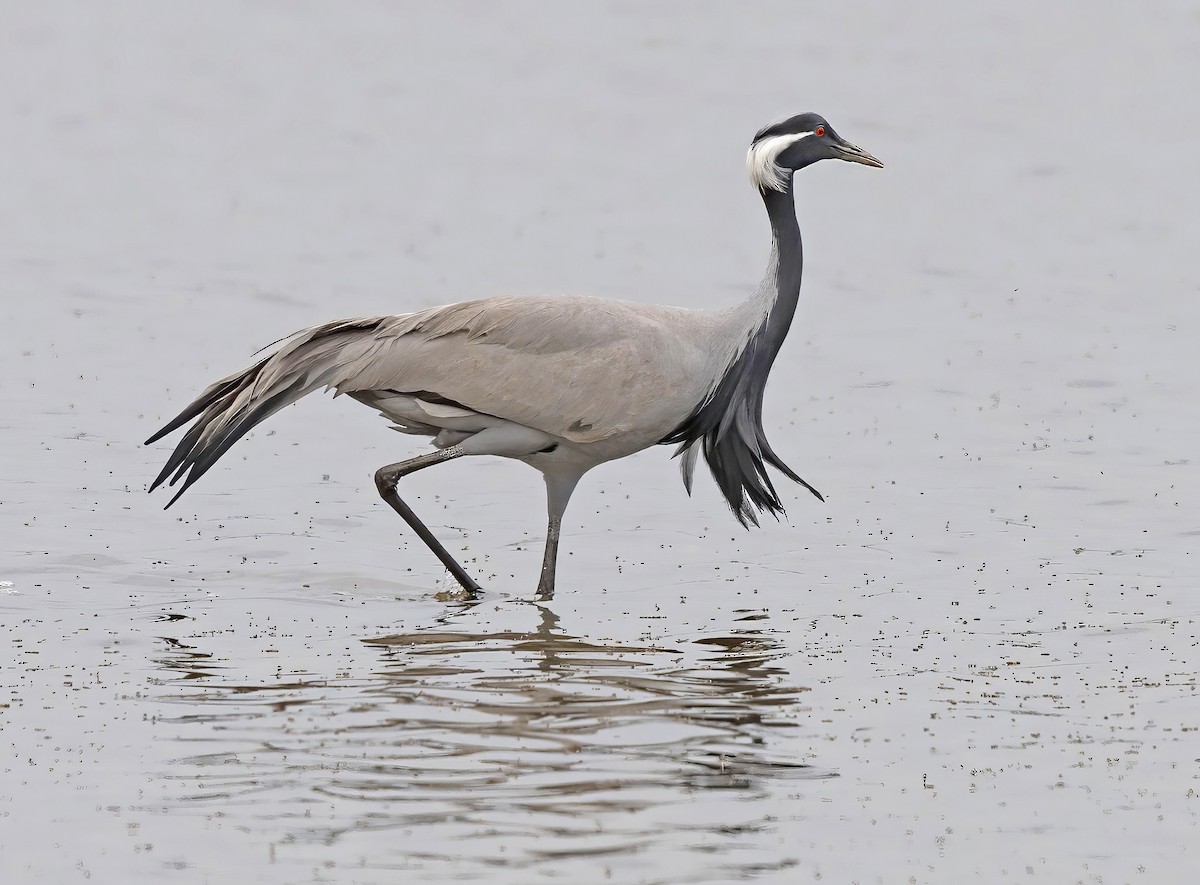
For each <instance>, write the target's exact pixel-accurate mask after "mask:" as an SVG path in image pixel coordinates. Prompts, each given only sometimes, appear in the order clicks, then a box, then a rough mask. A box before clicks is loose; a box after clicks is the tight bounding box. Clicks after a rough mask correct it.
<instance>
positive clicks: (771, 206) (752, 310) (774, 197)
mask: <svg viewBox="0 0 1200 885" xmlns="http://www.w3.org/2000/svg"><path fill="white" fill-rule="evenodd" d="M762 197H763V203H765V204H766V207H767V216H768V218H770V220H771V261H770V263H769V264H768V265H767V272H766V275H765V276H764V277H763V280H762V283H760V284H759V287H758V291H757V292H756V293H755V294H754V295H753V296H752V297H751V298H750V299H749V300H748V301H747V302H745V303H744V304H742V305H741V306H740V307H738V308H736V309H734V310H733V311H732V312H731V313H730V314H729V315H728V317H729V319H728V320H727V323H728V325H727V326H726V327H725V330H724V331H725V337H726V341H725V342H723V343H728V344H732V345H734V347H736V348H737V349H736V350H734V351H733V352H732V353H731V354H730V361H729V362H728V363H727V364H726V366H725V368H724V371H723V372H722V374H721V376H720V378H719V379H718V380H717V382H716V385H715V387H714V388H713V390H712V391H711V392H710V393H709V394H708V395H707V396H706V397H705V398H704V399H703V400H702V401H701V402H699V403H697V404H696V407H695V408H694V409H693V410H692V412H691V414H689V415H688V416H687V418H686V419H685V420H684V421H683V422H682V423H681V424H680V425H679V426H677V427H676V428H675V429H674V430H672V431H671V433H670V434H668V435H667V436H666V437H665V438H663V440H662V442H663V443H671V444H678V445H679V448H678V449H677V450H676V452H675V454H676V455H681V456H683V460H682V462H681V464H680V466H681V468H682V471H683V482H684V485H685V486H686V487H687V489H688V491H691V483H692V469H693V466H694V465H695V462H696V455H697V454H698V453H699V452H700V451H703V453H704V459H705V460H706V461H707V462H708V466H709V468H710V469H711V470H712V474H713V478H714V479H716V481H717V485H718V487H720V489H721V493H722V494H723V495H724V496H725V500H726V501H727V502H728V503H729V507H730V509H732V510H733V514H734V516H736V517H737V519H738V521H740V522H741V523H742V525H747V524H748V523H755V524H757V523H758V516H757V514H758V513H759V512H761V511H766V512H768V513H772V514H775V515H778V514H780V513H782V512H783V504H782V503H781V502H780V500H779V495H778V494H777V493H776V491H775V487H774V485H773V484H772V483H771V479H770V477H769V476H768V475H767V470H766V465H768V464H769V465H771V466H772V467H774V468H776V469H777V470H779V471H780V472H782V473H783V474H784V476H786V477H788V478H789V479H792V480H794V481H796V482H798V483H800V484H801V485H803V486H804V487H805V488H807V489H808V490H809V491H811V492H812V493H813V494H814V495H816V496H817V497H818V498H820V497H821V495H820V492H818V491H817V490H816V489H814V488H813V487H812V486H811V485H809V484H808V483H807V482H805V481H804V480H803V479H801V478H800V477H799V476H798V475H797V474H796V472H795V471H794V470H792V469H791V468H790V467H788V466H787V464H785V463H784V462H783V460H782V459H781V458H780V457H779V456H778V455H777V454H775V452H774V450H773V449H772V448H771V444H770V443H768V442H767V437H766V434H765V432H764V431H763V426H762V405H763V393H764V390H765V388H766V385H767V374H768V373H769V372H770V371H771V366H772V365H773V364H774V362H775V357H776V355H777V354H778V353H779V348H780V347H781V346H782V345H783V339H784V338H786V337H787V333H788V329H789V328H790V327H791V325H792V317H793V316H794V315H795V313H796V302H797V301H798V300H799V298H800V275H801V271H802V270H803V266H804V254H803V250H802V249H801V245H800V226H799V225H798V224H797V223H796V204H795V200H794V198H793V196H792V189H791V182H788V188H787V190H784V191H776V190H767V191H765V192H764V193H763V195H762ZM730 338H732V339H734V340H733V341H730V340H729V339H730Z"/></svg>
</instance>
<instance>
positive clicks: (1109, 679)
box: [0, 2, 1200, 883]
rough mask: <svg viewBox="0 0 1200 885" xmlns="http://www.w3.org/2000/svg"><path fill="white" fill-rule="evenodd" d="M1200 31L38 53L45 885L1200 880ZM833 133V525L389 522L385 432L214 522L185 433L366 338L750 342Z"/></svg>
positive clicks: (512, 28)
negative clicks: (423, 322) (486, 320)
mask: <svg viewBox="0 0 1200 885" xmlns="http://www.w3.org/2000/svg"><path fill="white" fill-rule="evenodd" d="M1198 59H1200V13H1197V11H1196V10H1195V7H1194V5H1192V4H1187V3H1183V2H1179V3H1157V4H1149V5H1141V6H1138V7H1136V8H1134V7H1132V6H1131V7H1130V8H1129V9H1128V10H1126V11H1114V10H1107V11H1103V12H1102V11H1100V9H1099V7H1097V6H1096V5H1095V4H1086V3H1082V2H1076V3H1061V4H1055V5H1054V6H1053V7H1052V8H1051V7H1049V6H1047V5H1043V4H1034V3H1007V4H989V5H986V6H979V5H976V6H972V7H970V8H968V7H966V6H963V5H962V4H954V3H948V2H947V3H942V4H936V3H935V4H925V5H921V6H919V7H912V6H911V5H909V6H905V7H901V6H896V5H893V4H882V3H881V4H849V5H833V4H826V5H823V6H813V7H811V8H807V7H806V6H805V5H803V4H796V3H777V4H775V3H772V4H767V3H757V4H738V5H736V6H735V5H734V4H725V5H715V4H714V5H696V4H669V3H660V4H654V5H652V6H651V5H633V4H620V3H610V4H599V3H597V4H588V5H581V4H570V5H568V4H561V5H557V6H554V7H551V6H549V5H546V4H542V5H522V4H509V5H503V6H484V5H466V4H438V5H436V6H432V5H431V6H428V7H426V6H416V5H411V6H405V5H396V4H375V5H368V4H358V5H355V6H353V7H346V8H341V7H335V6H333V5H332V4H330V5H325V6H311V7H308V6H299V5H292V4H286V5H285V4H253V5H251V4H236V3H226V4H204V5H195V4H193V5H178V4H143V3H118V4H106V5H104V6H103V7H100V6H90V5H71V4H59V5H51V4H37V5H33V4H29V5H25V6H20V7H18V6H10V7H9V8H8V9H7V10H6V12H5V26H4V28H2V29H0V83H3V84H4V85H3V87H2V90H0V123H2V127H3V131H4V133H5V135H4V139H3V148H0V156H2V157H3V159H4V162H3V163H0V193H2V194H3V195H4V206H5V209H4V211H3V212H0V271H2V272H0V323H2V325H0V378H2V379H3V381H2V382H0V384H2V386H0V400H2V405H3V408H2V410H0V427H2V434H0V465H3V466H2V467H0V502H2V504H3V507H2V508H0V552H2V554H3V555H2V558H0V581H3V582H8V583H4V584H0V632H2V636H3V639H2V641H3V643H4V645H5V658H4V660H5V666H4V669H3V671H2V672H3V676H2V687H0V691H2V692H3V696H2V697H0V748H2V749H3V751H4V752H3V756H4V758H3V760H0V879H2V880H3V881H4V882H6V883H7V882H25V881H38V882H73V881H80V880H83V879H86V878H90V879H91V880H93V881H101V882H180V883H191V882H231V881H237V882H263V883H268V882H269V883H277V882H364V883H375V882H397V881H446V880H468V881H470V880H477V881H488V882H511V883H526V882H531V881H541V880H551V881H553V880H574V881H577V882H599V881H615V882H650V883H694V882H695V883H698V882H727V881H737V880H742V879H756V880H760V881H771V882H776V881H777V882H792V881H811V880H817V879H820V880H822V881H831V882H888V883H890V882H901V881H904V882H962V881H969V880H970V879H971V878H975V879H977V880H980V881H986V882H998V881H1009V880H1011V881H1039V882H1054V883H1062V882H1089V883H1090V882H1103V883H1110V882H1147V883H1163V882H1191V881H1194V880H1195V876H1196V873H1197V871H1198V870H1200V849H1198V848H1197V844H1198V837H1200V828H1198V826H1197V822H1198V815H1200V698H1198V697H1197V670H1198V668H1197V663H1196V662H1197V656H1198V654H1200V651H1198V648H1200V595H1198V594H1200V586H1198V585H1200V580H1198V571H1200V570H1198V568H1197V554H1196V550H1197V542H1198V539H1200V517H1198V516H1197V509H1196V498H1197V494H1198V493H1200V472H1198V470H1197V462H1196V455H1195V447H1196V440H1197V437H1198V436H1200V414H1198V409H1197V405H1196V401H1195V391H1196V389H1197V387H1198V385H1200V360H1197V359H1196V354H1195V351H1196V341H1197V340H1198V338H1197V336H1198V334H1200V282H1198V280H1200V278H1198V275H1197V266H1198V265H1197V260H1196V257H1195V244H1196V243H1197V242H1200V214H1198V213H1197V212H1196V206H1197V205H1200V173H1197V170H1196V166H1195V163H1194V156H1195V145H1196V143H1197V141H1198V140H1200V119H1198V118H1197V115H1196V104H1195V89H1196V85H1197V83H1200V62H1198ZM808 109H813V110H818V111H820V112H822V113H824V114H825V115H827V116H828V117H829V118H830V120H831V121H832V122H833V123H834V125H835V126H837V127H838V129H839V130H840V131H841V132H842V133H843V134H845V135H846V136H847V137H849V138H850V139H852V140H854V141H856V142H858V143H860V144H862V145H863V146H864V147H866V148H867V149H868V150H870V151H872V152H874V153H876V154H877V155H878V156H879V157H880V158H881V159H883V160H884V161H885V163H887V168H886V169H884V170H881V171H878V172H876V171H874V170H867V169H864V168H861V167H850V166H844V165H843V166H840V167H837V166H833V165H832V164H821V165H820V166H817V167H815V168H813V169H810V170H806V171H805V172H804V173H803V174H802V178H801V183H800V198H799V202H800V217H801V223H802V227H803V229H804V231H805V244H806V250H807V267H806V278H805V289H804V293H803V295H802V304H801V308H800V312H799V315H798V319H797V326H796V328H795V329H794V331H793V333H792V336H791V338H790V339H789V342H788V344H787V346H786V347H785V348H784V351H783V353H782V354H781V357H780V361H779V363H778V364H777V367H776V371H775V375H774V377H773V383H772V386H771V388H770V390H769V394H768V403H767V412H768V428H769V431H770V433H771V435H772V438H773V441H774V444H775V447H776V448H777V449H778V450H779V451H780V452H781V453H782V454H783V455H784V457H785V459H787V460H788V461H789V462H791V463H793V464H795V465H796V466H798V467H799V468H801V472H802V473H803V474H804V475H805V477H806V478H808V479H809V480H810V481H812V482H813V483H814V485H816V486H817V487H818V488H820V489H821V490H822V491H824V492H825V493H826V495H827V497H828V501H827V503H826V504H824V505H822V504H819V503H817V502H816V501H814V500H812V499H810V498H808V497H807V496H806V495H805V494H803V493H802V490H800V489H797V488H789V489H787V492H786V496H785V500H786V502H787V503H788V505H789V520H788V521H787V522H785V523H780V524H769V525H766V526H764V528H763V529H762V530H760V531H756V532H750V533H744V532H742V531H741V530H740V529H739V528H737V526H736V524H735V523H734V521H733V520H732V518H731V517H730V516H729V514H728V513H727V512H726V511H725V509H724V507H723V505H722V504H721V502H720V501H719V499H718V497H717V495H716V494H715V492H714V490H713V488H712V486H711V484H710V483H708V482H707V480H706V479H704V480H701V481H700V483H699V485H700V486H701V487H700V488H699V489H698V491H697V494H696V497H695V499H693V500H690V501H689V500H688V499H687V498H686V497H685V495H684V492H683V490H682V488H681V485H680V483H679V480H678V475H677V472H676V469H675V466H674V464H673V463H672V462H670V461H669V459H668V455H669V452H668V451H667V450H666V449H659V450H656V451H651V452H647V453H643V454H642V455H639V456H637V457H635V458H632V459H629V460H627V461H625V462H621V463H619V464H614V465H609V466H606V467H604V468H602V469H600V470H597V471H595V472H594V473H593V474H592V475H590V476H589V477H588V478H587V480H585V483H584V485H583V486H582V487H581V490H580V492H579V493H578V495H577V497H576V499H575V501H574V502H573V504H572V510H571V511H570V513H569V514H568V516H569V517H570V520H569V521H570V526H569V527H568V528H567V530H566V533H565V541H564V543H565V545H566V546H565V549H564V558H563V562H562V566H561V573H560V581H561V587H560V592H559V596H558V598H557V599H556V600H554V601H553V602H552V603H550V604H548V605H533V604H531V603H530V602H529V601H528V600H529V597H530V591H531V589H532V586H533V584H534V582H535V580H536V577H535V576H536V570H537V567H538V564H539V559H540V544H541V535H542V532H543V530H544V529H543V526H542V524H541V520H542V515H541V506H542V505H541V494H542V493H541V489H540V480H539V479H538V477H537V475H536V474H534V473H532V472H531V471H528V470H527V469H526V468H524V467H522V466H521V465H516V464H508V463H495V462H480V463H456V464H454V465H447V466H446V467H444V468H439V469H438V470H436V471H429V472H427V473H424V474H421V475H418V476H415V477H413V478H412V480H411V487H412V489H413V491H414V492H415V494H416V499H415V500H417V501H418V502H419V512H422V513H425V514H426V515H427V516H428V517H429V519H430V522H431V523H432V524H433V525H434V528H435V531H437V533H438V534H439V535H440V536H442V537H444V538H445V539H446V540H447V543H448V544H449V545H450V546H451V548H452V549H454V550H455V551H459V552H462V553H463V554H464V557H465V560H466V563H467V565H468V566H469V567H470V568H472V569H474V570H475V571H476V572H477V573H478V574H479V575H480V576H481V577H482V578H483V579H484V581H485V583H486V585H487V586H488V588H489V591H490V592H489V593H488V595H487V596H486V597H485V599H484V600H483V601H482V602H481V603H479V604H478V605H473V606H468V605H465V604H463V603H459V602H455V601H454V600H453V599H449V598H447V596H446V594H444V593H441V592H440V590H441V587H442V580H443V578H442V576H441V575H440V573H439V571H438V569H437V568H436V567H435V563H434V560H433V558H432V557H431V556H430V555H429V554H428V552H427V551H425V550H423V549H422V548H420V547H419V545H416V544H414V543H413V542H412V540H411V539H410V537H409V536H408V535H407V534H406V532H405V531H404V530H403V527H402V526H401V525H400V523H399V521H398V520H397V519H396V518H395V517H394V515H393V514H392V513H391V512H390V511H389V510H388V509H387V508H386V507H385V506H384V505H382V504H381V503H380V502H379V501H378V499H377V498H376V496H375V492H374V488H373V485H372V483H371V473H372V471H373V470H374V468H376V467H378V466H380V465H381V464H384V463H387V462H389V461H394V460H396V459H397V458H400V457H404V456H406V455H407V454H408V453H410V452H412V451H413V449H412V448H411V447H410V446H409V441H408V440H405V439H402V438H398V437H396V436H395V435H394V434H391V433H389V432H388V431H387V430H386V426H385V425H384V424H383V423H382V422H381V421H380V420H379V419H378V418H376V417H374V416H373V415H372V414H371V413H370V412H368V411H367V410H366V409H363V408H361V407H360V406H358V405H357V404H355V403H352V402H343V401H342V400H337V401H332V400H329V399H324V400H321V399H320V398H316V397H314V398H313V399H312V400H310V401H305V402H303V403H301V404H299V405H298V406H297V407H295V408H292V409H289V410H287V411H286V412H285V413H282V414H280V415H278V416H276V417H275V418H274V419H272V421H271V422H270V423H269V424H267V425H265V426H264V427H262V428H260V430H259V431H258V432H257V433H255V434H254V435H253V436H252V437H251V438H250V439H248V440H246V441H244V442H243V443H240V444H239V445H238V447H237V448H236V449H234V450H233V452H232V453H231V454H230V456H229V457H228V458H227V460H225V461H223V462H222V463H221V465H220V466H219V467H218V468H216V469H215V470H214V471H213V472H212V473H211V474H210V475H209V476H207V477H205V479H204V481H203V482H201V483H200V484H199V485H198V486H197V487H196V488H195V490H194V491H192V492H190V493H189V494H188V496H186V497H185V498H184V499H183V500H182V501H181V502H180V504H179V505H177V506H176V508H174V509H172V510H171V511H169V512H168V513H166V514H164V513H162V512H161V511H160V510H159V507H160V506H161V503H162V499H161V498H159V497H157V496H156V497H155V498H154V499H151V498H148V497H146V496H145V494H144V491H145V488H146V485H147V483H148V480H149V479H150V478H151V477H153V475H154V474H155V473H156V472H157V470H158V466H159V465H160V464H161V462H162V460H163V459H164V458H165V456H166V452H167V447H166V446H164V445H159V446H155V447H151V448H144V447H141V446H139V445H138V440H140V439H143V438H145V437H146V436H147V435H149V433H150V432H151V431H152V430H153V429H155V428H156V427H157V426H158V425H159V424H160V423H161V422H162V421H163V420H164V419H165V418H167V417H170V416H171V415H173V414H174V412H175V411H177V410H178V409H179V408H180V407H181V406H182V405H183V404H184V403H185V401H186V400H187V399H188V398H189V397H190V396H191V395H192V394H193V393H194V392H195V391H196V390H197V389H198V388H199V387H201V386H202V385H204V384H206V383H207V382H208V381H210V380H212V379H213V378H215V377H217V376H219V375H223V374H226V373H228V372H229V371H232V370H233V369H236V368H238V367H239V366H241V365H243V364H244V363H245V361H246V360H247V359H248V357H249V355H250V354H251V352H252V351H254V350H255V349H256V348H257V347H259V346H261V345H263V344H266V343H268V342H269V341H271V340H273V339H274V338H275V337H278V336H279V335H282V334H285V333H287V332H289V331H291V330H293V329H295V328H299V327H302V326H305V325H308V324H311V323H314V322H317V321H320V320H325V319H330V318H334V317H338V316H344V315H357V314H371V313H378V312H385V313H391V312H401V311H407V310H411V309H414V308H418V307H422V306H426V305H432V304H438V303H444V302H447V301H452V300H457V299H460V298H466V297H473V296H481V295H486V294H496V293H508V292H555V291H563V290H572V291H585V292H590V293H594V294H600V295H610V296H614V297H627V298H633V299H640V300H647V301H663V302H668V303H677V304H687V305H696V306H717V305H723V304H728V303H731V302H733V301H735V300H737V299H739V298H742V297H745V296H746V295H747V294H748V292H749V291H750V289H751V287H752V286H753V284H754V283H755V282H756V280H757V278H758V276H759V274H760V272H761V264H762V262H763V261H764V260H765V256H766V246H767V243H766V237H767V233H766V224H765V220H764V218H763V217H762V210H761V206H760V205H759V204H758V202H757V199H756V198H755V196H754V195H753V193H752V192H751V190H750V188H749V187H748V186H747V184H746V183H745V180H744V173H743V169H742V155H743V152H744V149H745V145H746V143H747V142H748V139H749V137H750V135H751V134H752V133H753V131H754V130H755V129H756V128H758V127H759V126H760V125H762V124H763V123H764V122H766V121H767V120H770V119H771V118H772V117H773V116H777V115H780V114H785V113H792V112H796V111H801V110H808Z"/></svg>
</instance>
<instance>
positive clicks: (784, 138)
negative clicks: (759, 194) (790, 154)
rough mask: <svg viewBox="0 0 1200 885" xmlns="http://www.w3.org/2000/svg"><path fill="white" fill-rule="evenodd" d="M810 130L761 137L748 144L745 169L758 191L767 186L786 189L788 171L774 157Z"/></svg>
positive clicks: (806, 136)
mask: <svg viewBox="0 0 1200 885" xmlns="http://www.w3.org/2000/svg"><path fill="white" fill-rule="evenodd" d="M810 135H812V133H811V132H796V133H792V134H789V135H772V136H771V137H770V138H762V139H759V140H758V141H756V142H755V143H754V144H752V145H750V150H749V152H748V153H747V154H746V171H747V172H749V173H750V181H751V183H752V184H753V185H754V186H755V187H756V188H758V189H759V190H760V191H765V190H766V189H767V188H770V189H772V190H777V191H783V190H787V184H788V173H787V170H785V169H783V168H781V167H780V166H779V164H778V163H776V162H775V159H776V157H778V156H779V155H780V154H781V153H783V152H784V151H785V150H787V149H788V148H789V147H791V146H792V145H794V144H795V143H796V142H798V141H799V140H800V139H802V138H808V137H809V136H810Z"/></svg>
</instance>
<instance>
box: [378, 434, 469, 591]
mask: <svg viewBox="0 0 1200 885" xmlns="http://www.w3.org/2000/svg"><path fill="white" fill-rule="evenodd" d="M465 454H467V452H466V451H465V450H464V449H463V447H462V446H461V445H455V446H449V447H447V448H444V449H439V450H438V451H436V452H430V453H429V454H427V455H418V456H417V457H416V458H409V459H408V460H407V461H400V462H399V463H397V464H388V465H387V466H386V467H380V468H379V469H378V470H377V471H375V488H377V489H379V496H380V497H381V498H383V500H385V501H387V502H388V504H389V505H390V506H391V508H392V509H393V510H395V511H396V512H397V513H399V514H400V515H401V516H402V517H404V521H405V522H407V523H408V524H409V526H410V527H411V528H412V530H413V531H414V532H416V533H417V537H419V538H420V539H421V540H422V541H424V542H425V546H426V547H428V548H429V549H430V550H432V551H433V553H434V555H435V556H437V558H438V559H440V560H441V561H442V565H444V566H445V567H446V570H447V571H449V572H450V574H452V575H454V579H455V580H456V581H458V583H460V584H462V586H463V589H465V590H468V591H470V592H471V593H475V592H478V591H479V590H482V589H483V588H482V587H480V586H479V584H478V583H476V581H475V579H474V578H472V577H471V576H470V575H468V574H467V572H466V569H464V568H463V567H462V566H461V565H459V564H458V562H457V560H455V558H454V557H453V556H451V555H450V553H449V552H448V551H447V550H446V548H445V547H443V546H442V545H441V542H440V541H438V539H437V538H435V537H434V536H433V532H431V531H429V529H428V528H427V527H426V526H425V523H423V522H421V520H419V519H418V518H417V515H416V514H415V513H413V511H412V508H411V507H409V506H408V505H407V504H405V503H404V501H402V500H401V499H400V495H399V493H397V491H396V484H397V483H398V482H399V481H400V478H401V477H404V476H408V474H410V473H414V472H415V471H417V470H422V469H424V468H426V467H432V466H433V465H434V464H441V463H442V462H443V461H451V460H453V459H454V458H461V457H462V456H463V455H465Z"/></svg>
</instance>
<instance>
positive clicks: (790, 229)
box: [753, 182, 804, 381]
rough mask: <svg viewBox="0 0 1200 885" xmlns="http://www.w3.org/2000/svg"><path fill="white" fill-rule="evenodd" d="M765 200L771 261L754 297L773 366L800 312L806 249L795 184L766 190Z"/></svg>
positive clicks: (762, 345)
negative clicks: (778, 189) (793, 187)
mask: <svg viewBox="0 0 1200 885" xmlns="http://www.w3.org/2000/svg"><path fill="white" fill-rule="evenodd" d="M763 203H764V204H765V205H766V207H767V217H768V218H769V219H770V221H771V262H770V265H768V267H767V273H766V275H765V276H764V278H763V281H762V285H761V286H760V288H759V291H758V293H756V295H755V297H754V299H753V300H754V301H755V302H756V304H755V307H756V308H757V312H758V313H759V314H760V316H761V321H760V322H761V323H762V325H761V326H756V327H755V329H754V332H755V333H759V329H760V328H761V334H762V336H763V337H762V339H761V341H760V343H759V347H760V348H761V350H762V351H765V352H766V353H769V354H770V356H769V358H768V360H767V364H766V365H767V366H770V365H771V363H772V362H774V360H775V354H777V353H778V352H779V348H780V347H781V346H782V345H783V339H784V338H786V337H787V333H788V329H790V328H791V325H792V317H793V316H795V314H796V302H797V301H798V300H799V299H800V277H801V274H802V273H803V270H804V248H803V246H802V244H801V242H800V225H799V224H797V222H796V200H795V197H794V195H793V193H792V188H791V183H790V182H789V184H788V189H787V190H786V191H776V190H767V191H766V192H765V193H763ZM766 353H764V354H763V355H764V356H765V355H766ZM763 380H764V381H765V380H766V379H765V378H764V379H763Z"/></svg>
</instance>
